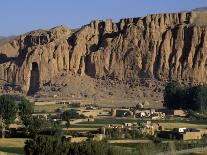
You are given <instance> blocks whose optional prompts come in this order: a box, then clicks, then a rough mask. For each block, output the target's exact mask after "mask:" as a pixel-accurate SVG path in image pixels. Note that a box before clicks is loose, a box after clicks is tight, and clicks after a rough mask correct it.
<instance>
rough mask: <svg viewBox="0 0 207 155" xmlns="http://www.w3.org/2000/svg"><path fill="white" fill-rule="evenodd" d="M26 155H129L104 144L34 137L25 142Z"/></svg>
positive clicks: (52, 137) (53, 137)
mask: <svg viewBox="0 0 207 155" xmlns="http://www.w3.org/2000/svg"><path fill="white" fill-rule="evenodd" d="M24 150H25V154H26V155H43V154H44V155H50V154H53V155H59V154H66V155H117V154H119V155H129V154H130V153H129V152H127V151H125V150H124V149H121V148H119V149H117V148H114V147H111V146H110V144H107V143H104V142H93V141H87V142H82V143H70V142H66V141H64V140H63V139H61V138H59V137H56V136H36V137H35V138H34V139H32V140H27V141H26V142H25V147H24Z"/></svg>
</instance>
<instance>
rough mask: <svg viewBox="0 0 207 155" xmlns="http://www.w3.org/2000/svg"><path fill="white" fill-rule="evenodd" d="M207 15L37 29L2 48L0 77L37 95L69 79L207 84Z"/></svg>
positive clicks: (203, 13) (125, 20) (94, 22)
mask: <svg viewBox="0 0 207 155" xmlns="http://www.w3.org/2000/svg"><path fill="white" fill-rule="evenodd" d="M206 17H207V13H205V12H190V13H186V12H183V13H178V14H173V13H172V14H156V15H149V16H146V17H143V18H128V19H121V20H120V22H118V23H114V22H113V21H112V20H106V21H92V22H91V23H90V24H88V25H85V26H83V27H82V28H80V29H78V30H77V31H72V30H70V29H68V28H65V27H63V26H59V27H55V28H53V29H50V30H36V31H32V32H29V33H26V34H23V35H21V36H19V37H17V38H16V39H13V40H11V41H9V42H7V43H5V44H3V45H1V46H0V58H1V59H0V72H1V73H2V74H1V75H0V79H3V80H5V81H7V82H8V83H10V84H11V85H18V89H19V90H20V91H22V92H24V93H28V92H30V93H33V94H34V93H35V92H36V91H37V90H38V89H39V88H41V89H42V90H44V89H45V88H46V87H47V86H52V85H55V83H56V82H57V81H58V80H59V79H61V78H64V77H67V76H69V75H72V76H76V77H77V78H78V77H83V80H84V77H85V79H87V78H92V79H94V80H99V79H102V80H103V81H104V80H105V81H107V79H110V80H112V81H116V82H117V83H120V82H122V83H126V84H132V83H136V82H137V81H138V84H140V82H142V81H141V80H142V79H145V80H146V79H147V80H148V79H151V80H153V81H155V83H156V81H157V82H159V81H160V82H161V83H163V84H164V83H165V82H166V81H168V80H171V79H176V80H179V81H182V82H184V83H188V82H193V83H195V84H196V83H206V81H207V68H206V67H207V61H206V60H207V53H206V51H207V50H206V48H207V44H206V43H207V42H206V41H207V34H206V30H207V23H206V22H205V20H204V19H206ZM65 79H67V78H65ZM71 82H73V81H71ZM86 82H87V81H86ZM67 83H69V81H68V82H67ZM60 85H64V82H62V83H60ZM66 85H67V84H66ZM153 85H154V84H153ZM65 87H66V88H67V87H68V86H65ZM154 88H155V86H154V87H153V89H154ZM56 91H59V90H56Z"/></svg>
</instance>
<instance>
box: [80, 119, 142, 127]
mask: <svg viewBox="0 0 207 155" xmlns="http://www.w3.org/2000/svg"><path fill="white" fill-rule="evenodd" d="M136 122H138V120H135V119H95V121H94V122H80V123H77V124H91V125H93V124H98V125H100V126H102V125H106V124H123V123H136Z"/></svg>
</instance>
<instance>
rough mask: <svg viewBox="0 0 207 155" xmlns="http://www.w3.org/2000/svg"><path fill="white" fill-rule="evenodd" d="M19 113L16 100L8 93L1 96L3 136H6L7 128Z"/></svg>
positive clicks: (0, 108)
mask: <svg viewBox="0 0 207 155" xmlns="http://www.w3.org/2000/svg"><path fill="white" fill-rule="evenodd" d="M16 114H17V106H16V103H15V102H14V100H12V99H11V98H10V96H8V95H2V96H0V118H1V129H2V138H4V137H5V128H6V127H8V125H9V124H10V123H12V122H13V121H14V120H15V118H16Z"/></svg>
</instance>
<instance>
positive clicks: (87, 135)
mask: <svg viewBox="0 0 207 155" xmlns="http://www.w3.org/2000/svg"><path fill="white" fill-rule="evenodd" d="M48 104H51V105H53V107H56V106H57V107H59V108H56V109H53V110H51V109H50V110H49V111H45V110H42V111H41V110H39V111H35V113H34V114H32V116H33V117H37V118H39V119H44V120H49V119H50V120H51V121H53V122H56V123H58V124H59V125H61V126H62V127H63V130H64V131H65V132H66V133H68V132H69V133H70V134H65V136H64V138H65V140H66V141H70V142H82V141H86V140H89V139H90V140H95V141H102V140H103V139H107V140H108V141H109V142H111V143H113V141H114V142H116V140H117V139H118V140H119V142H123V143H124V141H126V139H127V140H130V139H131V142H132V143H133V142H137V140H140V139H141V140H142V139H149V140H152V139H153V138H154V137H158V138H161V139H165V140H199V139H202V137H203V136H204V135H205V134H207V129H205V128H203V127H202V128H199V126H198V127H191V126H189V125H188V124H187V126H185V124H183V125H182V124H180V126H174V127H173V126H171V127H168V126H167V125H165V123H163V122H168V121H169V118H171V119H174V118H176V119H179V120H185V119H186V116H187V114H188V112H187V111H184V110H181V109H177V110H169V109H154V108H149V107H147V108H145V106H146V103H138V104H135V106H134V107H101V106H98V105H96V104H81V102H77V101H58V102H51V103H48V102H47V106H48ZM42 105H44V102H36V103H35V106H37V107H38V106H42ZM61 106H62V109H61ZM64 111H73V112H75V113H77V114H78V116H80V117H77V118H70V119H68V120H63V119H61V114H62V113H63V112H64ZM101 121H102V122H104V121H105V122H104V123H101ZM99 122H100V123H99ZM172 124H173V123H172ZM178 124H179V123H178ZM74 133H75V134H74ZM121 140H122V141H121ZM138 142H141V141H138Z"/></svg>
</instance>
